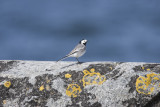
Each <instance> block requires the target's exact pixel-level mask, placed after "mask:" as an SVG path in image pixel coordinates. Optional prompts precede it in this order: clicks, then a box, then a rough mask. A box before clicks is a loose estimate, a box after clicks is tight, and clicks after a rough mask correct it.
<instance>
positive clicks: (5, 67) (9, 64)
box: [0, 61, 18, 72]
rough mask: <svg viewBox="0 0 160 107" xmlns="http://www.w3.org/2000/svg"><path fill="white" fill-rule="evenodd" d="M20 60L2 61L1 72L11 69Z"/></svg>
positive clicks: (0, 64)
mask: <svg viewBox="0 0 160 107" xmlns="http://www.w3.org/2000/svg"><path fill="white" fill-rule="evenodd" d="M17 62H18V61H5V62H4V61H0V72H2V71H6V70H9V69H11V68H12V67H13V66H15V65H16V64H17Z"/></svg>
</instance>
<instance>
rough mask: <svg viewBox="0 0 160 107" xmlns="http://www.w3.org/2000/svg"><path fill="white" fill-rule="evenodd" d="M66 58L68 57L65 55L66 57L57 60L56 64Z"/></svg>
mask: <svg viewBox="0 0 160 107" xmlns="http://www.w3.org/2000/svg"><path fill="white" fill-rule="evenodd" d="M66 58H68V55H67V56H65V57H63V58H61V59H60V60H58V61H57V62H59V61H62V60H64V59H66Z"/></svg>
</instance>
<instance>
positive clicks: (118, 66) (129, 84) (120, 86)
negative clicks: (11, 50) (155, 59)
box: [0, 60, 160, 107]
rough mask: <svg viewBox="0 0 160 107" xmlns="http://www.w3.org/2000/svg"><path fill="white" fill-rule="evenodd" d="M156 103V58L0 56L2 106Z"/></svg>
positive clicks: (159, 82)
mask: <svg viewBox="0 0 160 107" xmlns="http://www.w3.org/2000/svg"><path fill="white" fill-rule="evenodd" d="M1 106H2V107H35V106H36V107H158V106H160V64H155V63H136V62H85V63H81V64H77V63H76V62H52V61H3V60H2V61H0V107H1Z"/></svg>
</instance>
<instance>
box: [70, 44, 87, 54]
mask: <svg viewBox="0 0 160 107" xmlns="http://www.w3.org/2000/svg"><path fill="white" fill-rule="evenodd" d="M84 48H85V46H84V45H82V44H78V45H77V46H76V47H75V48H74V49H73V50H72V51H71V52H70V53H69V54H68V55H67V56H70V55H72V54H74V53H76V52H78V51H80V50H83V49H84Z"/></svg>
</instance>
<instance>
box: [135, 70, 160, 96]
mask: <svg viewBox="0 0 160 107" xmlns="http://www.w3.org/2000/svg"><path fill="white" fill-rule="evenodd" d="M159 86H160V74H155V73H151V74H147V77H143V76H139V77H138V78H137V80H136V90H137V92H139V93H142V94H146V95H149V94H151V93H152V92H153V91H154V90H155V89H157V88H158V87H159Z"/></svg>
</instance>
